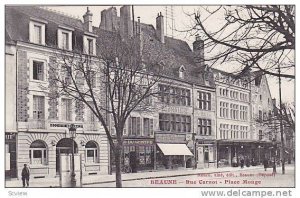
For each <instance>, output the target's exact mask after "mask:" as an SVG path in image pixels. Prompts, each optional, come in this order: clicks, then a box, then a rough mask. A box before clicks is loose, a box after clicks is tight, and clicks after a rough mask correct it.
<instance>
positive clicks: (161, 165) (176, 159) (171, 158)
mask: <svg viewBox="0 0 300 198" xmlns="http://www.w3.org/2000/svg"><path fill="white" fill-rule="evenodd" d="M155 142H156V147H155V150H156V151H155V156H154V159H155V168H156V169H178V168H185V167H186V163H187V157H189V160H191V157H190V156H193V154H192V153H191V151H190V150H189V148H188V147H187V146H186V135H185V134H174V133H155Z"/></svg>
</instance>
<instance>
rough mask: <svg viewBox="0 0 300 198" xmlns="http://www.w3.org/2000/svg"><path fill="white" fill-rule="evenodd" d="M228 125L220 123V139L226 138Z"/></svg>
mask: <svg viewBox="0 0 300 198" xmlns="http://www.w3.org/2000/svg"><path fill="white" fill-rule="evenodd" d="M228 132H229V125H228V124H220V139H228V138H229V136H228Z"/></svg>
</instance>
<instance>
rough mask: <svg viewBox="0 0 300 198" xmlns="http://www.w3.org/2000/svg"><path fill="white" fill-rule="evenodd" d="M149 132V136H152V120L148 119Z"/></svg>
mask: <svg viewBox="0 0 300 198" xmlns="http://www.w3.org/2000/svg"><path fill="white" fill-rule="evenodd" d="M149 131H150V136H153V119H150V124H149Z"/></svg>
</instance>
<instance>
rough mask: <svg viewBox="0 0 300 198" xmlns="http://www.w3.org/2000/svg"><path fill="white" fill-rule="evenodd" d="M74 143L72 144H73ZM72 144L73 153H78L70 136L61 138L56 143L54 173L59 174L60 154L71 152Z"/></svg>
mask: <svg viewBox="0 0 300 198" xmlns="http://www.w3.org/2000/svg"><path fill="white" fill-rule="evenodd" d="M73 143H74V144H73ZM72 145H74V147H73V149H74V153H78V147H77V144H76V142H75V141H74V140H72V139H71V138H63V139H61V140H59V141H58V143H57V145H56V174H57V175H59V170H60V154H62V153H64V154H72Z"/></svg>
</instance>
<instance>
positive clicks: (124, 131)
mask: <svg viewBox="0 0 300 198" xmlns="http://www.w3.org/2000/svg"><path fill="white" fill-rule="evenodd" d="M126 123H127V120H126V121H125V123H124V129H123V135H127V130H126V127H127V124H126Z"/></svg>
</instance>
